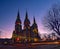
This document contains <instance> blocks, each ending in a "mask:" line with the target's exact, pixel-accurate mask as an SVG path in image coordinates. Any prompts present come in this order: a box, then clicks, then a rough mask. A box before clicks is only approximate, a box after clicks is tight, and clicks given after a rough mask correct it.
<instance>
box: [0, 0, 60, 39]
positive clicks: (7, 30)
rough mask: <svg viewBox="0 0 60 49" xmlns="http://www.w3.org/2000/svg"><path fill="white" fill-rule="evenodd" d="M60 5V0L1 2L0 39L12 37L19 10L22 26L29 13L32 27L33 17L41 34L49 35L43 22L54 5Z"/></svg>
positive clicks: (8, 0)
mask: <svg viewBox="0 0 60 49" xmlns="http://www.w3.org/2000/svg"><path fill="white" fill-rule="evenodd" d="M59 3H60V0H0V32H1V33H0V37H1V38H11V37H12V33H13V30H14V28H15V20H16V17H17V12H18V9H19V14H20V18H21V21H22V26H23V23H24V19H25V14H26V11H27V12H28V18H29V20H30V22H31V25H32V23H33V17H35V19H36V23H37V25H38V30H39V33H40V34H45V33H47V34H49V32H48V31H47V29H46V28H45V27H44V25H43V24H42V23H43V22H44V21H42V20H43V18H44V16H45V15H46V13H47V12H48V10H49V9H50V8H51V7H52V5H53V4H59Z"/></svg>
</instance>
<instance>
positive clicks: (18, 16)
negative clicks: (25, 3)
mask: <svg viewBox="0 0 60 49" xmlns="http://www.w3.org/2000/svg"><path fill="white" fill-rule="evenodd" d="M17 18H18V19H20V15H19V9H18V13H17Z"/></svg>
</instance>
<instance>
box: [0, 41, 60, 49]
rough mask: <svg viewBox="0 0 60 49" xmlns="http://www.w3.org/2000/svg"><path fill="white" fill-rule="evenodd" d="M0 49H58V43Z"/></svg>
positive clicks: (12, 46)
mask: <svg viewBox="0 0 60 49" xmlns="http://www.w3.org/2000/svg"><path fill="white" fill-rule="evenodd" d="M0 49H60V44H59V42H47V43H45V42H44V43H32V44H13V45H0Z"/></svg>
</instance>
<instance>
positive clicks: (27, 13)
mask: <svg viewBox="0 0 60 49" xmlns="http://www.w3.org/2000/svg"><path fill="white" fill-rule="evenodd" d="M27 18H28V13H27V10H26V19H27Z"/></svg>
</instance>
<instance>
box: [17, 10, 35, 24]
mask: <svg viewBox="0 0 60 49" xmlns="http://www.w3.org/2000/svg"><path fill="white" fill-rule="evenodd" d="M17 21H20V23H21V19H20V15H19V10H18V13H17V19H16V22H17ZM25 22H28V23H29V24H30V21H29V19H28V13H27V11H26V15H25V21H24V23H25ZM33 23H34V24H36V20H35V17H34V20H33Z"/></svg>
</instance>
